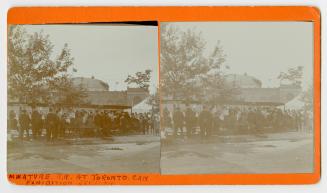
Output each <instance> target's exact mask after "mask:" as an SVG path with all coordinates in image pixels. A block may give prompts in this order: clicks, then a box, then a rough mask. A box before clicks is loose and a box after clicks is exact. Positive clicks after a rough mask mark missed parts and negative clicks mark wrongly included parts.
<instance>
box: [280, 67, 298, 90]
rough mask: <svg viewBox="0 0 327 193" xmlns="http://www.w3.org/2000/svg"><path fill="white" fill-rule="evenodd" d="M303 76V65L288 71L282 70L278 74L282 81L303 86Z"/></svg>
mask: <svg viewBox="0 0 327 193" xmlns="http://www.w3.org/2000/svg"><path fill="white" fill-rule="evenodd" d="M302 76H303V66H297V67H293V68H289V69H288V70H287V72H281V73H280V74H279V75H278V77H277V78H278V79H279V80H280V81H282V82H283V81H287V82H290V83H291V84H292V85H294V86H301V84H302Z"/></svg>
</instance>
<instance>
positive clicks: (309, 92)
mask: <svg viewBox="0 0 327 193" xmlns="http://www.w3.org/2000/svg"><path fill="white" fill-rule="evenodd" d="M300 99H301V101H302V102H304V105H305V106H304V108H305V110H311V111H312V110H313V85H312V84H311V85H309V86H308V88H307V89H306V90H305V91H303V93H302V95H301V98H300Z"/></svg>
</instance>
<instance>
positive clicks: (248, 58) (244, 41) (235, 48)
mask: <svg viewBox="0 0 327 193" xmlns="http://www.w3.org/2000/svg"><path fill="white" fill-rule="evenodd" d="M170 24H172V23H170ZM173 25H175V26H178V27H179V28H180V29H181V30H186V29H188V28H193V29H194V30H196V31H198V32H201V34H202V36H203V38H204V40H205V41H206V42H207V44H206V50H205V52H206V53H207V54H208V53H210V52H211V51H212V50H213V48H214V46H215V45H216V43H217V41H218V40H220V44H221V46H222V47H223V50H224V52H225V54H226V55H227V57H226V63H225V64H226V65H228V66H230V70H228V71H227V72H226V73H237V74H244V73H247V74H248V75H251V76H254V77H256V78H258V79H259V80H261V82H262V86H263V87H278V86H279V83H280V82H279V80H277V76H278V75H279V73H280V72H286V71H287V69H288V68H290V67H296V66H303V67H304V71H303V72H304V73H303V88H306V87H307V86H308V85H310V84H312V77H313V76H312V75H313V24H312V22H174V23H173Z"/></svg>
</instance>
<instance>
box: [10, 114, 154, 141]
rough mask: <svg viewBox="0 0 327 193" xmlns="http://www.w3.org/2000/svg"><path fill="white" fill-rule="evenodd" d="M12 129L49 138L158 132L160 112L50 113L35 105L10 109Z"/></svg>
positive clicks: (24, 133)
mask: <svg viewBox="0 0 327 193" xmlns="http://www.w3.org/2000/svg"><path fill="white" fill-rule="evenodd" d="M8 128H9V130H18V133H19V138H20V139H22V140H23V139H25V138H26V139H30V138H31V137H32V138H33V139H37V138H40V137H45V138H46V139H47V140H48V141H52V140H56V139H59V138H65V137H68V136H75V137H85V136H92V137H109V136H111V135H129V134H152V135H159V115H157V114H156V113H149V112H147V113H130V112H124V111H114V110H112V111H109V110H95V111H94V110H67V109H66V110H63V109H60V108H50V109H49V111H48V112H44V111H40V110H38V109H37V108H32V111H31V112H29V111H27V110H26V109H22V108H21V109H20V110H19V112H17V113H16V112H15V111H13V110H11V111H10V112H9V116H8Z"/></svg>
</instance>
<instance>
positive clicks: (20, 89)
mask: <svg viewBox="0 0 327 193" xmlns="http://www.w3.org/2000/svg"><path fill="white" fill-rule="evenodd" d="M53 47H54V46H53V44H52V43H51V41H50V40H49V35H46V34H44V33H43V31H41V32H38V33H34V34H27V32H26V30H25V29H24V27H22V26H19V25H17V26H14V25H12V26H10V27H9V31H8V95H9V97H11V98H13V99H18V100H19V102H23V103H29V104H36V103H55V101H56V99H57V98H58V96H57V94H54V93H56V92H57V93H58V91H60V90H64V89H66V90H73V89H74V88H73V87H72V84H70V83H69V82H70V75H69V74H68V72H67V71H68V68H69V67H71V66H72V65H73V60H74V58H73V57H72V56H71V54H70V49H69V48H68V45H67V44H65V45H64V47H63V48H62V50H61V51H60V53H59V54H58V55H57V56H56V57H55V58H54V59H52V58H51V56H52V52H53ZM66 94H69V93H68V92H62V93H61V96H60V98H64V97H65V95H66ZM75 94H76V93H75Z"/></svg>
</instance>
